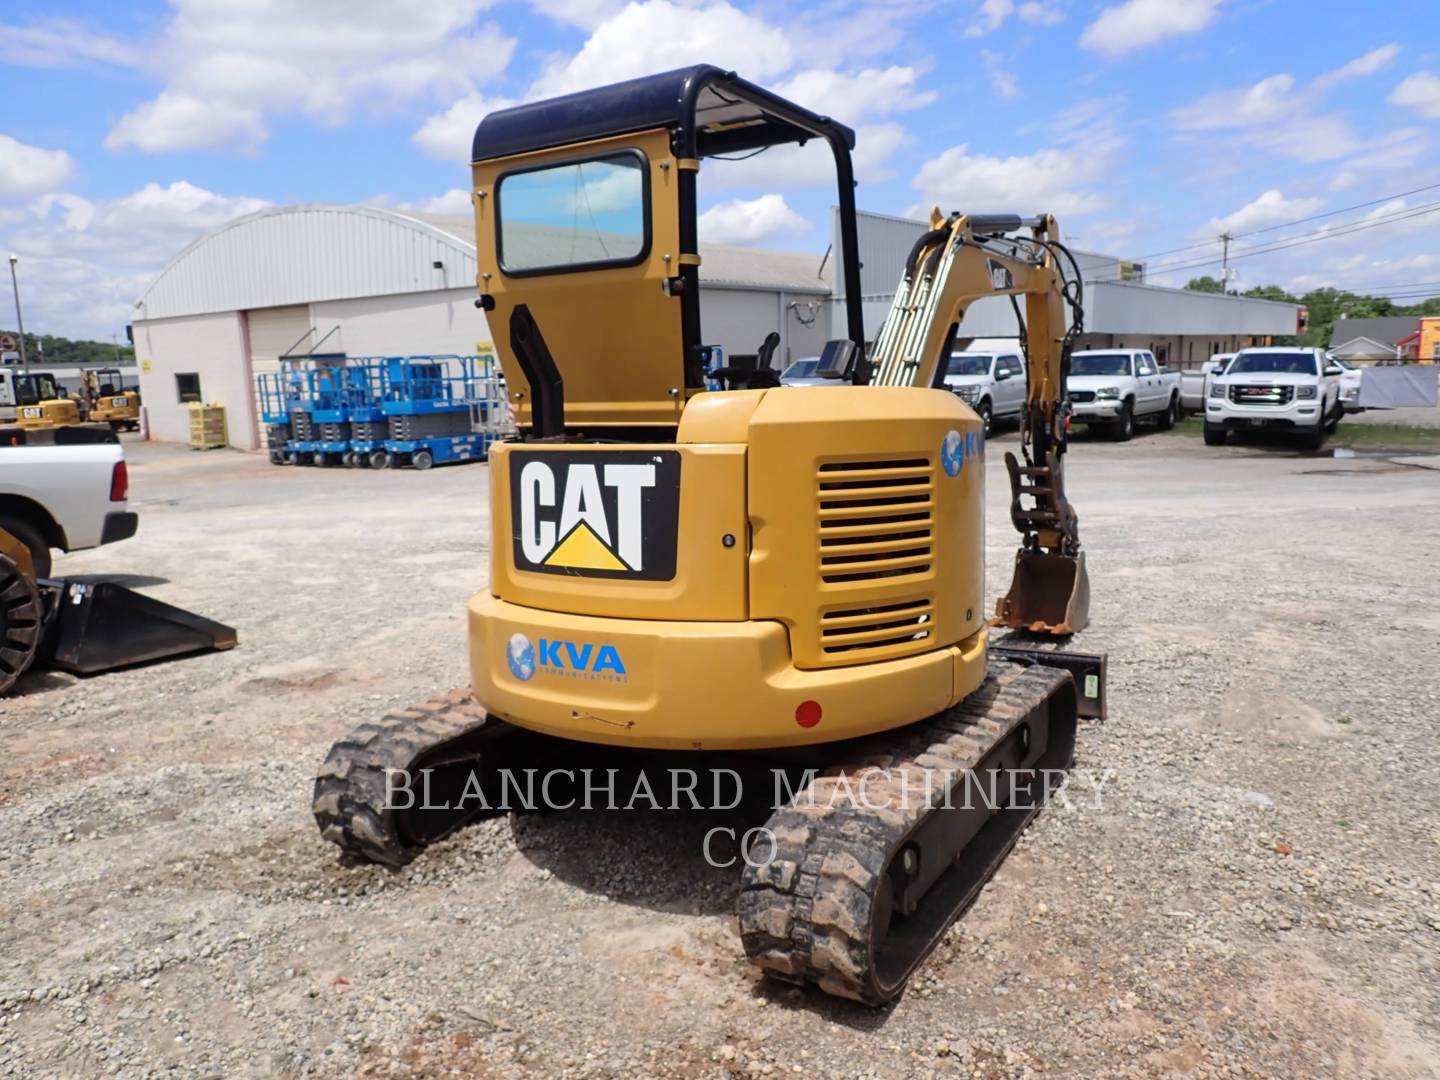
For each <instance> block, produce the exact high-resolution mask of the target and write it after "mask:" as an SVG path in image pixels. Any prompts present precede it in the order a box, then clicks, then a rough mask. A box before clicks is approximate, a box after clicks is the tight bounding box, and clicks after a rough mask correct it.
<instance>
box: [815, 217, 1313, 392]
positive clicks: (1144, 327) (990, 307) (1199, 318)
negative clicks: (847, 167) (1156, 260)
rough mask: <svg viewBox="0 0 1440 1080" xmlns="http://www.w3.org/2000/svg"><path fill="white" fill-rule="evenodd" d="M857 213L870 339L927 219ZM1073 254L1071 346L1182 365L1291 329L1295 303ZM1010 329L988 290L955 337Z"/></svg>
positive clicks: (838, 308) (1000, 300)
mask: <svg viewBox="0 0 1440 1080" xmlns="http://www.w3.org/2000/svg"><path fill="white" fill-rule="evenodd" d="M858 217H859V221H858V230H857V231H858V235H859V247H860V262H861V268H860V289H861V293H862V295H863V297H864V301H865V303H864V308H865V334H866V337H867V338H869V339H871V340H873V339H874V337H875V334H876V332H877V331H878V330H879V327H880V323H881V322H882V321H883V320H884V318H885V315H886V313H887V312H888V311H889V310H890V302H891V300H892V299H894V296H895V286H896V285H897V284H898V282H899V278H900V268H901V267H903V266H904V265H905V259H906V258H907V257H908V256H909V254H910V249H911V248H912V247H913V246H914V244H915V241H916V240H917V239H919V237H920V236H921V235H922V234H923V233H924V232H925V231H926V230H927V229H928V228H929V225H928V224H927V223H925V222H921V221H914V220H912V219H910V218H901V217H890V216H888V215H885V214H871V213H864V212H862V213H861V214H859V215H858ZM834 234H835V236H836V238H837V244H838V238H839V236H840V230H839V229H838V228H836V229H835V230H834ZM1061 239H1062V240H1063V239H1064V236H1063V234H1062V236H1061ZM1074 255H1075V261H1076V262H1077V263H1078V264H1079V267H1080V274H1081V277H1082V278H1083V279H1084V283H1085V333H1084V334H1083V335H1082V336H1081V338H1080V340H1079V342H1078V345H1077V347H1078V348H1082V349H1103V348H1123V347H1129V348H1137V349H1149V350H1150V351H1151V352H1153V353H1154V354H1155V356H1156V357H1157V358H1158V359H1159V360H1160V361H1161V363H1168V364H1170V365H1171V366H1174V367H1180V368H1189V367H1196V366H1198V365H1200V364H1203V363H1204V362H1205V361H1206V360H1208V359H1209V358H1210V357H1211V355H1213V354H1214V353H1220V352H1234V351H1236V350H1237V349H1240V348H1243V347H1245V346H1246V345H1260V344H1268V343H1269V341H1270V339H1271V338H1272V337H1281V336H1285V335H1290V334H1295V333H1298V320H1299V307H1298V305H1296V304H1286V303H1278V302H1276V301H1273V300H1256V299H1253V298H1251V297H1243V296H1226V295H1221V294H1217V293H1201V292H1189V291H1187V290H1185V289H1171V288H1164V287H1161V286H1158V285H1147V284H1145V281H1144V275H1145V268H1144V266H1143V265H1141V264H1139V263H1135V262H1128V261H1126V260H1124V259H1119V258H1116V257H1114V256H1112V255H1097V254H1095V253H1093V252H1086V251H1075V252H1074ZM842 299H843V297H842V296H837V297H836V300H837V301H839V300H842ZM843 312H844V308H843V305H841V304H840V303H838V302H837V303H836V304H835V306H834V308H833V309H832V311H831V319H832V323H831V325H832V326H833V327H834V328H835V332H836V335H837V336H843V333H844V331H843V329H842V327H843V325H844V314H843ZM1017 336H1018V330H1017V324H1016V321H1015V313H1014V310H1013V309H1012V308H1011V306H1010V302H1009V300H1008V299H1006V298H1004V297H991V298H988V299H985V300H979V301H977V302H975V303H974V304H972V305H971V306H970V309H969V311H967V312H966V314H965V318H964V319H963V320H962V321H961V323H960V333H959V338H958V344H960V346H961V347H964V345H965V343H966V341H973V340H974V339H976V338H1014V337H1017Z"/></svg>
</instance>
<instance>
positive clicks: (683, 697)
mask: <svg viewBox="0 0 1440 1080" xmlns="http://www.w3.org/2000/svg"><path fill="white" fill-rule="evenodd" d="M812 140H813V141H816V142H818V143H821V144H823V145H826V146H828V148H829V150H830V153H831V157H832V159H833V162H834V165H835V170H836V175H837V181H838V185H837V203H838V215H837V220H838V224H839V229H840V237H839V251H838V259H839V262H838V271H839V273H840V274H841V282H840V287H839V288H838V289H837V291H838V292H840V293H842V294H843V296H844V298H845V300H844V304H845V306H844V311H843V315H844V317H843V320H842V325H843V328H844V329H843V336H841V337H839V338H838V339H837V340H835V341H832V342H830V343H829V344H828V345H827V346H826V349H825V353H824V357H823V359H822V362H821V364H820V371H821V373H822V374H823V375H825V376H827V377H829V379H830V380H831V383H832V385H826V386H817V387H784V388H782V387H780V386H779V383H778V378H777V377H776V373H775V372H774V371H773V370H771V369H769V368H768V367H763V366H759V365H756V366H755V367H753V368H750V369H748V370H747V369H746V368H744V367H741V366H738V365H737V366H726V367H718V366H717V364H716V353H715V350H713V349H711V348H710V347H709V346H707V345H706V344H705V337H704V333H703V328H702V325H701V309H700V293H699V284H700V280H701V278H702V276H703V273H704V267H703V264H702V260H701V256H700V253H699V246H698V244H697V237H696V224H697V207H696V181H697V175H698V173H699V170H700V167H701V162H702V160H703V159H706V158H718V159H724V158H727V157H737V156H748V155H753V154H756V153H760V152H763V151H765V150H767V149H769V148H771V147H786V146H788V145H791V144H797V143H800V144H803V143H806V142H808V141H812ZM854 141H855V139H854V133H853V132H852V131H851V130H850V129H849V128H846V127H844V126H843V125H841V124H838V123H836V122H834V121H833V120H830V119H829V118H828V117H824V116H820V115H818V114H815V113H813V112H811V111H809V110H807V109H804V108H802V107H800V106H798V105H795V104H793V103H791V102H788V101H786V100H784V99H782V98H780V97H778V96H776V95H774V94H772V93H770V92H768V91H766V90H764V89H762V88H760V87H758V86H756V85H754V84H752V83H749V82H747V81H745V80H744V79H741V78H739V77H737V76H736V75H735V74H734V73H733V72H727V71H724V70H722V69H719V68H715V67H709V66H700V67H693V68H686V69H682V70H678V71H673V72H667V73H664V74H661V75H655V76H651V77H648V78H644V79H637V80H632V81H631V82H628V83H622V84H619V85H616V86H611V87H605V88H601V89H598V90H593V91H588V92H585V93H581V94H575V95H571V96H569V97H564V98H558V99H555V100H551V101H542V102H535V103H532V104H527V105H522V106H518V107H516V108H513V109H508V110H504V111H501V112H497V113H493V114H491V115H490V116H488V117H486V118H485V119H484V120H483V121H482V122H481V124H480V126H479V128H478V130H477V131H476V134H475V139H474V154H473V161H474V165H473V196H474V203H475V223H476V244H477V251H478V263H479V280H478V285H479V290H480V296H479V299H478V301H477V303H478V305H479V306H480V307H482V308H483V309H484V310H485V311H486V313H487V317H488V319H489V320H490V323H491V326H492V327H493V328H494V331H495V337H496V340H497V345H498V347H499V348H498V351H499V353H500V359H501V364H502V367H503V368H504V371H505V377H506V383H507V387H508V389H509V395H510V403H511V405H512V407H513V408H514V411H515V415H516V420H517V423H518V425H519V432H520V433H519V435H518V437H517V438H515V439H514V440H512V441H510V442H507V443H505V444H503V445H500V446H497V447H496V448H495V449H493V450H492V451H491V456H490V500H491V505H490V512H491V536H492V543H491V548H490V550H491V574H490V586H489V589H488V590H486V591H485V592H482V593H480V594H479V595H477V596H475V597H474V598H473V599H472V600H471V601H470V609H469V614H470V655H471V673H472V678H473V688H472V691H471V692H458V693H456V694H453V695H451V696H450V697H448V698H442V699H437V700H435V701H432V702H429V703H427V704H425V705H422V706H418V707H416V708H415V709H410V710H406V711H403V712H400V713H396V714H393V715H392V716H390V717H387V718H385V719H383V720H381V721H379V722H378V723H371V724H366V725H363V726H362V727H360V728H359V729H357V731H356V732H355V733H353V734H352V735H350V736H349V737H347V738H346V739H343V740H341V741H340V742H339V743H337V744H336V745H335V746H334V748H333V749H332V750H331V752H330V755H329V757H328V758H327V760H326V762H325V764H324V765H323V766H322V768H321V770H320V773H319V776H318V778H317V780H316V785H315V795H314V812H315V816H316V819H317V821H318V823H319V825H320V828H321V831H322V833H323V834H324V835H325V836H326V837H327V838H328V839H330V840H332V841H334V842H335V843H336V844H338V845H339V846H340V847H341V848H342V849H343V851H344V852H345V854H346V855H347V856H348V857H349V858H351V859H360V860H367V861H374V862H380V863H384V864H387V865H391V866H399V865H403V864H404V863H406V862H408V861H409V860H410V859H412V858H414V857H415V856H416V855H417V854H418V853H419V852H420V851H421V850H423V848H424V847H425V846H426V845H427V844H428V843H431V842H433V841H434V840H435V839H437V838H439V837H441V836H444V835H446V834H448V833H449V832H451V831H453V829H455V828H457V827H459V826H460V825H462V824H464V823H465V822H466V821H468V820H471V819H473V818H474V817H475V816H477V815H478V813H479V812H481V810H480V808H478V807H475V806H473V805H470V806H465V805H461V806H458V807H455V808H453V810H451V811H450V812H446V811H445V810H444V809H443V808H442V809H440V810H437V809H435V808H434V807H431V808H428V809H423V810H422V809H415V808H414V807H407V806H405V805H402V804H399V803H397V802H396V801H395V800H392V799H391V798H390V794H391V792H393V778H394V776H395V775H396V774H397V773H399V774H405V775H408V776H413V775H415V774H417V773H427V776H428V778H429V779H431V780H433V781H434V782H435V785H434V788H433V789H432V790H449V791H458V790H460V789H461V786H462V785H463V784H464V783H465V782H466V780H465V777H467V776H468V777H469V778H472V779H473V778H474V777H475V776H476V775H477V774H479V775H480V776H481V777H482V780H483V783H484V784H486V785H490V786H493V785H494V783H495V779H496V775H497V774H498V773H499V771H500V770H505V769H510V770H515V769H524V768H526V767H530V766H533V765H535V764H537V763H543V762H544V761H545V755H546V754H547V753H548V752H549V751H548V750H547V749H546V747H552V748H553V747H555V746H560V745H580V746H585V745H590V746H594V745H595V744H603V745H606V746H609V747H615V748H623V749H624V750H626V751H634V752H635V753H636V754H645V753H656V752H666V753H671V754H677V755H681V757H682V760H686V759H688V760H691V761H703V760H707V759H706V758H705V755H706V754H708V753H710V752H714V751H719V752H727V753H731V752H742V753H743V754H744V755H746V756H747V757H749V758H752V759H754V758H758V759H761V760H774V761H776V762H783V763H785V765H786V767H788V766H793V765H795V764H796V763H801V764H803V765H806V766H808V767H810V768H811V769H812V770H814V771H812V772H809V773H806V774H805V779H804V781H803V782H802V783H801V784H800V788H799V790H798V791H797V792H796V793H795V795H794V798H793V799H790V800H787V801H786V802H785V803H784V804H783V805H780V806H778V807H775V809H774V813H773V814H772V816H771V817H770V819H769V821H768V822H767V823H766V831H767V835H768V836H769V837H770V845H771V850H770V851H769V853H768V857H767V858H765V859H763V860H762V859H759V858H756V859H754V860H753V861H752V862H753V864H752V865H749V866H747V869H746V871H745V874H744V878H743V880H742V883H741V891H740V897H739V912H738V913H739V921H740V932H741V937H742V941H743V944H744V947H745V950H746V952H747V954H748V955H749V956H750V957H751V959H752V960H753V961H754V962H755V963H756V964H757V965H758V966H759V967H760V968H761V969H762V970H763V971H765V972H766V973H767V974H769V975H771V976H773V977H776V978H780V979H783V980H788V981H792V982H799V983H810V984H814V985H818V986H819V987H820V988H821V989H822V990H824V991H826V992H828V993H833V994H838V995H842V996H845V997H849V998H853V999H856V1000H860V1001H864V1002H867V1003H871V1004H879V1003H882V1002H884V1001H887V1000H890V999H891V998H893V997H895V996H896V995H897V994H899V993H900V992H901V990H902V989H903V987H904V985H905V982H906V980H907V979H908V978H909V976H910V974H911V972H912V971H914V969H915V968H916V966H917V965H918V964H919V963H920V962H921V961H922V960H923V959H924V957H925V956H926V955H927V954H928V953H929V952H930V950H931V949H933V948H934V946H935V944H936V943H937V942H938V941H939V939H940V937H941V936H942V935H943V933H944V931H945V929H946V928H947V927H948V926H949V925H950V923H951V922H952V921H953V920H954V919H955V918H957V917H958V916H959V915H960V914H961V913H962V912H963V911H964V910H965V908H966V907H967V906H968V905H969V903H970V902H971V901H972V900H973V899H974V898H975V896H976V895H977V894H978V891H979V889H980V888H981V886H983V884H984V883H985V881H987V880H988V879H989V878H990V876H991V875H992V874H993V873H994V871H995V869H996V868H997V867H998V865H999V863H1000V861H1001V860H1002V859H1003V858H1004V856H1005V854H1006V853H1007V852H1008V851H1009V849H1010V847H1011V846H1012V845H1013V844H1014V842H1015V840H1016V839H1017V838H1018V836H1019V835H1020V833H1021V832H1022V831H1023V829H1024V828H1025V826H1026V825H1027V824H1028V822H1029V821H1030V820H1031V819H1032V818H1033V816H1034V815H1035V813H1036V812H1037V811H1038V809H1039V808H1040V806H1041V805H1043V803H1044V801H1045V798H1046V796H1047V794H1048V793H1049V792H1050V791H1051V790H1052V789H1053V787H1054V786H1055V785H1056V784H1057V783H1059V782H1060V780H1061V778H1062V777H1063V773H1064V771H1065V770H1066V769H1068V767H1069V766H1070V764H1071V760H1072V755H1073V748H1074V740H1075V732H1076V727H1077V719H1078V717H1079V716H1080V715H1082V714H1085V715H1092V716H1094V715H1100V714H1101V713H1102V712H1103V679H1104V658H1103V657H1099V656H1091V655H1086V654H1079V653H1069V652H1065V651H1061V650H1051V649H1050V648H1049V647H1048V643H1041V644H1040V645H1039V646H1036V645H1034V643H1032V642H1029V641H1026V640H1023V638H1022V636H1017V635H1015V634H1012V635H1011V636H1010V637H1008V638H1007V639H1006V640H1005V641H1003V642H999V643H997V642H995V641H994V640H992V636H991V633H992V631H991V626H990V625H989V624H988V622H987V618H986V609H987V605H986V601H985V596H984V552H985V515H984V503H983V499H984V490H985V480H984V476H985V455H986V448H985V439H984V435H983V431H982V424H981V421H980V419H979V418H978V417H977V416H976V414H975V413H974V412H973V411H972V410H971V409H970V408H969V406H967V405H966V404H965V403H964V402H963V401H961V400H960V399H959V398H958V397H957V396H955V395H954V394H952V393H950V392H949V391H947V390H945V389H943V375H944V369H945V366H946V362H947V360H948V357H949V354H950V350H951V347H952V346H953V342H954V340H955V336H956V333H957V327H958V324H959V321H960V319H961V317H962V316H963V314H964V311H965V308H966V306H967V305H968V304H969V303H970V302H972V301H973V300H974V299H977V298H979V297H983V296H1010V297H1012V298H1016V301H1015V302H1016V303H1017V304H1018V302H1019V299H1022V298H1023V302H1024V321H1023V326H1024V329H1025V344H1026V346H1027V353H1028V367H1027V377H1028V395H1027V405H1026V408H1025V413H1024V419H1023V426H1022V440H1021V448H1022V455H1021V457H1019V458H1016V457H1015V456H1013V455H1007V466H1008V469H1009V475H1010V478H1011V484H1012V489H1011V490H1012V512H1011V513H1012V519H1013V520H1014V522H1015V524H1016V525H1017V527H1019V529H1020V531H1021V533H1022V536H1023V539H1022V545H1021V549H1020V551H1019V553H1018V556H1017V561H1016V566H1015V578H1014V582H1013V584H1012V586H1011V589H1010V591H1009V593H1008V595H1007V596H1006V597H1004V598H1003V599H1002V600H1001V601H1000V602H999V604H998V607H997V609H996V622H998V623H999V624H1000V625H1003V626H1005V627H1008V628H1010V629H1012V630H1014V631H1027V632H1035V633H1038V634H1041V635H1049V636H1051V637H1053V636H1062V637H1063V636H1065V635H1068V634H1070V633H1072V632H1075V631H1078V630H1080V629H1082V628H1083V627H1084V626H1085V624H1086V622H1087V620H1088V604H1089V585H1088V580H1087V578H1086V572H1085V563H1084V558H1083V554H1082V553H1081V550H1080V543H1079V538H1078V532H1077V524H1076V517H1075V514H1074V511H1073V510H1072V509H1071V508H1070V505H1069V503H1068V501H1067V500H1066V497H1065V491H1064V475H1063V470H1062V468H1061V462H1062V460H1063V455H1064V451H1065V445H1066V444H1065V439H1066V423H1065V420H1066V416H1065V412H1066V405H1065V398H1064V387H1065V375H1066V366H1067V361H1068V355H1069V349H1070V345H1071V343H1072V342H1073V340H1074V338H1075V336H1076V335H1077V334H1078V333H1079V332H1080V329H1081V325H1082V322H1081V320H1082V313H1081V308H1080V304H1081V296H1080V278H1079V274H1078V271H1077V268H1076V267H1075V265H1074V262H1073V260H1072V259H1071V257H1070V254H1069V252H1068V251H1067V250H1066V249H1065V248H1064V247H1063V245H1062V244H1061V243H1060V240H1059V233H1058V228H1057V226H1056V224H1055V221H1054V219H1053V218H1051V217H1049V216H1047V215H1039V216H1035V217H1028V218H1022V217H1020V216H1018V215H1000V216H996V215H989V216H978V215H970V216H966V215H961V214H952V215H949V216H941V215H939V214H938V213H937V214H936V215H935V217H934V218H933V220H932V228H931V229H930V231H929V232H927V233H926V234H925V235H924V236H923V237H922V238H921V240H920V241H919V242H917V244H916V245H915V248H914V250H913V251H912V252H911V255H910V257H909V259H908V260H907V261H906V264H905V266H904V267H903V268H897V270H899V271H900V272H901V277H902V280H901V283H900V285H899V287H898V290H897V294H896V297H895V301H894V304H893V306H892V308H891V310H890V314H889V316H888V317H887V319H886V321H885V323H884V326H883V328H882V330H881V331H880V333H879V334H878V337H877V339H876V340H875V341H874V342H873V347H872V346H871V343H868V342H867V341H866V333H865V326H864V319H863V312H862V308H861V288H860V275H859V262H858V257H859V256H858V245H857V242H856V240H857V238H856V212H855V201H854V186H855V184H854V175H853V169H852V164H851V156H850V154H851V150H852V149H853V147H854ZM1017 311H1018V308H1017ZM1067 315H1068V320H1067ZM771 351H773V350H772V349H771V348H766V349H763V350H761V352H762V355H768V354H769V353H770V352H771ZM717 384H719V385H717ZM877 766H878V767H880V768H881V772H882V774H883V775H881V776H879V777H878V778H877V777H876V776H875V775H874V772H873V770H874V769H875V768H876V767H877ZM866 775H869V776H870V777H871V782H870V783H869V784H868V785H867V789H866V792H865V798H864V799H863V800H856V799H854V798H841V799H838V800H837V799H836V797H835V796H836V795H837V792H841V791H842V790H844V791H850V792H851V793H852V794H853V788H852V786H851V785H852V782H854V781H857V780H862V779H863V778H864V777H865V776H866ZM977 785H978V787H979V788H980V789H982V790H983V791H984V792H985V793H987V798H985V799H983V800H981V801H980V803H979V805H975V804H974V800H972V799H969V798H965V799H960V798H958V796H959V795H961V794H962V793H967V792H970V791H971V789H972V788H974V787H976V786H977ZM922 791H923V792H924V793H926V797H924V798H922V797H921V793H922ZM747 861H749V860H747Z"/></svg>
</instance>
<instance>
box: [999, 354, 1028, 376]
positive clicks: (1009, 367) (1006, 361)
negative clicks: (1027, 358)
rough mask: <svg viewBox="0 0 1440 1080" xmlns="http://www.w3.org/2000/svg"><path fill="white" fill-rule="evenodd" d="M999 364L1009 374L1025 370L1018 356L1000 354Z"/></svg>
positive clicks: (1016, 373) (1017, 373) (1018, 373)
mask: <svg viewBox="0 0 1440 1080" xmlns="http://www.w3.org/2000/svg"><path fill="white" fill-rule="evenodd" d="M1000 366H1001V367H1002V368H1004V369H1005V370H1006V371H1008V372H1009V373H1010V374H1011V375H1020V374H1022V373H1023V372H1024V370H1025V369H1024V368H1022V367H1021V366H1020V358H1019V357H1018V356H1002V357H1001V358H1000Z"/></svg>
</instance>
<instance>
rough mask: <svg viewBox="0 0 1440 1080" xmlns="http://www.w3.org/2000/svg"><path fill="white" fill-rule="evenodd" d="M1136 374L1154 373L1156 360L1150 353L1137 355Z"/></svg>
mask: <svg viewBox="0 0 1440 1080" xmlns="http://www.w3.org/2000/svg"><path fill="white" fill-rule="evenodd" d="M1135 374H1137V375H1154V374H1155V361H1154V359H1152V358H1151V356H1150V354H1149V353H1139V354H1137V355H1136V357H1135Z"/></svg>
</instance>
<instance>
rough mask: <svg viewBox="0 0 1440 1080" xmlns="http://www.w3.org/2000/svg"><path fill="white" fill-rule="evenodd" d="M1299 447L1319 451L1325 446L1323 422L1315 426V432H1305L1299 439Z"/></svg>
mask: <svg viewBox="0 0 1440 1080" xmlns="http://www.w3.org/2000/svg"><path fill="white" fill-rule="evenodd" d="M1300 445H1301V446H1302V447H1304V448H1305V449H1306V450H1319V449H1320V448H1321V447H1322V446H1324V445H1325V421H1324V420H1321V421H1320V422H1319V423H1317V424H1316V425H1315V430H1313V431H1307V432H1306V433H1305V434H1304V435H1302V436H1301V437H1300Z"/></svg>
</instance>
